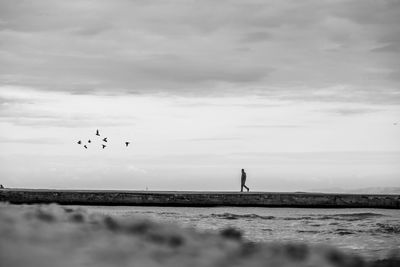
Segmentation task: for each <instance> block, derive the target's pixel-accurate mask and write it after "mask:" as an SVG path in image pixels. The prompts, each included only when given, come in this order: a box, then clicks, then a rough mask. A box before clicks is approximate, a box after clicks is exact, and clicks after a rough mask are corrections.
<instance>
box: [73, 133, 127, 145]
mask: <svg viewBox="0 0 400 267" xmlns="http://www.w3.org/2000/svg"><path fill="white" fill-rule="evenodd" d="M96 136H99V137H100V132H99V130H98V129H97V130H96ZM107 138H108V137H104V138H103V139H102V141H103V143H102V144H101V147H102V148H103V149H105V148H106V147H107V145H106V143H108V140H107ZM77 143H78V145H82V144H83V142H82V140H79V141H78V142H77ZM91 143H92V140H90V139H89V140H88V141H87V143H86V144H83V147H84V148H85V149H88V144H91ZM129 144H130V142H129V141H125V147H128V146H129Z"/></svg>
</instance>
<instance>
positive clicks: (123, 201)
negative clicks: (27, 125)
mask: <svg viewBox="0 0 400 267" xmlns="http://www.w3.org/2000/svg"><path fill="white" fill-rule="evenodd" d="M0 201H2V202H9V203H12V204H48V203H57V204H61V205H104V206H182V207H217V206H232V207H298V208H383V209H400V195H396V194H393V195H392V194H336V193H335V194H333V193H314V192H313V193H307V192H243V193H241V192H229V191H223V192H218V191H135V190H72V189H22V188H5V189H1V190H0Z"/></svg>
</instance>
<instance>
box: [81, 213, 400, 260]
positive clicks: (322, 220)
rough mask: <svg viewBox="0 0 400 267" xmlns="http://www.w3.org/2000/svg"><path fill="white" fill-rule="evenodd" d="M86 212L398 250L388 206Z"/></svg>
mask: <svg viewBox="0 0 400 267" xmlns="http://www.w3.org/2000/svg"><path fill="white" fill-rule="evenodd" d="M83 208H84V209H86V210H87V211H88V212H89V213H97V214H103V215H109V216H112V217H116V218H130V217H132V218H138V217H142V218H143V217H145V218H148V219H151V220H152V221H155V222H161V223H170V224H178V225H180V226H182V227H188V228H195V229H196V230H197V231H201V232H219V231H220V230H222V229H225V228H229V227H233V228H236V229H238V230H240V231H241V232H242V234H243V238H244V239H245V240H247V241H250V242H285V243H286V242H291V243H293V242H294V243H298V242H305V243H308V244H311V245H317V246H318V245H320V244H323V245H331V246H335V247H337V248H339V249H340V250H342V251H344V252H346V253H350V254H353V253H354V254H358V255H362V256H363V257H364V258H366V259H384V258H387V257H389V256H390V255H393V254H394V253H399V251H400V211H399V210H388V209H303V208H257V207H212V208H208V207H207V208H193V207H148V206H145V207H143V206H85V207H83Z"/></svg>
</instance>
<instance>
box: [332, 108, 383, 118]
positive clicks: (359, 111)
mask: <svg viewBox="0 0 400 267" xmlns="http://www.w3.org/2000/svg"><path fill="white" fill-rule="evenodd" d="M379 111H380V110H379V109H376V108H335V109H328V110H326V112H329V113H334V114H338V115H342V116H351V115H363V114H368V113H374V112H379Z"/></svg>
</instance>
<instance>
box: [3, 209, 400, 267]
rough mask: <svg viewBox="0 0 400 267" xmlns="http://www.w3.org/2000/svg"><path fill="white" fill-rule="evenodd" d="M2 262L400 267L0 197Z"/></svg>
mask: <svg viewBox="0 0 400 267" xmlns="http://www.w3.org/2000/svg"><path fill="white" fill-rule="evenodd" d="M0 236H1V238H0V261H1V264H0V265H1V266H21V267H22V266H24V267H25V266H41V267H46V266H52V267H53V266H66V267H67V266H68V267H73V266H96V267H102V266H174V267H175V266H176V267H179V266H189V265H190V266H191V267H195V266H246V267H252V266H308V267H311V266H349V267H352V266H354V267H356V266H357V267H358V266H361V267H362V266H374V267H377V266H382V267H383V266H384V267H388V266H400V260H399V259H398V258H395V257H393V258H390V259H386V260H379V261H376V262H372V263H371V262H370V263H366V262H364V261H363V259H362V258H360V257H357V256H352V255H346V254H344V253H342V252H339V251H337V250H335V249H334V248H330V247H321V246H318V247H315V246H307V245H305V244H254V243H249V242H247V241H245V240H243V239H242V238H241V236H242V235H241V233H240V231H238V230H236V229H226V230H223V231H222V232H221V233H220V234H215V233H199V232H196V231H194V230H191V229H182V228H179V227H177V226H174V225H165V224H158V223H154V222H150V221H148V220H144V219H140V218H138V219H134V220H132V219H130V220H116V219H114V218H112V217H108V216H103V215H93V214H88V213H86V212H85V210H83V209H79V208H67V207H63V206H58V205H8V204H0Z"/></svg>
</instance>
